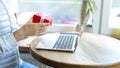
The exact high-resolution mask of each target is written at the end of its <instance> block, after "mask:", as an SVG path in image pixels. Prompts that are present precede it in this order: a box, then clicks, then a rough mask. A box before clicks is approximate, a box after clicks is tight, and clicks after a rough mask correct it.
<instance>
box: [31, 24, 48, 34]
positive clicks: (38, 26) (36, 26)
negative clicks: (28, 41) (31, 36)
mask: <svg viewBox="0 0 120 68" xmlns="http://www.w3.org/2000/svg"><path fill="white" fill-rule="evenodd" d="M33 25H34V30H35V35H39V34H40V33H42V32H44V31H45V30H46V29H47V27H48V26H49V24H47V23H33Z"/></svg>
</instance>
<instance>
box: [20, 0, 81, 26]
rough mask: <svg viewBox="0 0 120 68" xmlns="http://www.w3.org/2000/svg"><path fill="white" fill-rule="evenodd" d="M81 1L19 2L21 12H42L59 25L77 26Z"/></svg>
mask: <svg viewBox="0 0 120 68" xmlns="http://www.w3.org/2000/svg"><path fill="white" fill-rule="evenodd" d="M78 1H79V0H19V1H18V7H19V12H20V13H22V12H38V11H40V12H42V13H44V14H46V15H49V16H51V17H52V19H53V23H57V24H77V23H78V22H79V16H80V14H79V13H80V4H81V1H79V2H78Z"/></svg>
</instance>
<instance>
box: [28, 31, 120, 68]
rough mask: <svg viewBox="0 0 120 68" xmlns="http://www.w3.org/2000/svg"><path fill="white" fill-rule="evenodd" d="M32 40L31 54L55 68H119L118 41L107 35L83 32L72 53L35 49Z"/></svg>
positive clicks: (119, 42) (36, 41) (119, 53)
mask: <svg viewBox="0 0 120 68" xmlns="http://www.w3.org/2000/svg"><path fill="white" fill-rule="evenodd" d="M37 44H38V40H34V41H33V42H32V44H31V46H30V52H31V55H32V56H33V57H34V58H35V59H36V60H38V61H40V62H42V63H44V64H47V65H49V66H53V67H55V68H120V41H119V40H117V39H114V38H111V37H108V36H103V35H98V34H92V33H83V35H82V37H81V38H80V41H79V44H78V46H77V49H76V50H75V52H74V53H69V52H59V51H47V50H37V49H35V46H36V45H37Z"/></svg>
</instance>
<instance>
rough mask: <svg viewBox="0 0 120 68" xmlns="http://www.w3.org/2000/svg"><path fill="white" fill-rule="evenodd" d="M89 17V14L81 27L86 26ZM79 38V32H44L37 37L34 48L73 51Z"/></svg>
mask: <svg viewBox="0 0 120 68" xmlns="http://www.w3.org/2000/svg"><path fill="white" fill-rule="evenodd" d="M88 18H89V14H87V15H86V18H85V19H84V22H85V23H84V24H83V25H82V27H83V28H84V27H85V26H86V22H87V20H88ZM79 38H80V33H79V32H58V33H50V34H45V35H43V36H40V37H39V41H40V42H39V43H38V44H37V45H36V47H35V48H36V49H42V50H55V51H67V52H74V51H75V50H76V47H77V45H78V41H79Z"/></svg>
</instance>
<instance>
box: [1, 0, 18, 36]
mask: <svg viewBox="0 0 120 68" xmlns="http://www.w3.org/2000/svg"><path fill="white" fill-rule="evenodd" d="M11 2H13V0H0V37H1V36H5V35H9V34H10V33H11V32H15V31H16V30H17V29H19V26H18V25H17V24H16V19H15V16H14V12H13V9H12V3H11Z"/></svg>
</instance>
